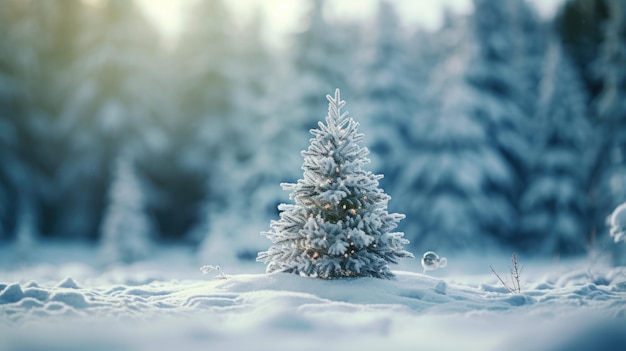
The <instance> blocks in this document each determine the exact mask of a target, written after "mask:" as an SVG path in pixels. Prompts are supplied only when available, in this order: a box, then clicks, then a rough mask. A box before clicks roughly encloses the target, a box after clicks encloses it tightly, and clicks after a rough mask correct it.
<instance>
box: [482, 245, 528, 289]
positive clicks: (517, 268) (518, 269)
mask: <svg viewBox="0 0 626 351" xmlns="http://www.w3.org/2000/svg"><path fill="white" fill-rule="evenodd" d="M511 262H512V263H513V267H512V268H511V267H509V269H510V270H511V285H510V286H509V284H507V283H506V282H505V281H504V279H502V277H500V275H499V274H498V273H497V272H496V270H495V269H493V267H492V266H491V265H489V268H491V271H492V272H493V274H495V275H496V277H498V280H499V281H500V283H501V284H502V286H504V288H505V289H506V290H508V291H509V292H510V293H511V294H519V293H521V292H522V285H521V283H520V277H521V275H522V269H524V267H523V266H522V265H521V264H520V263H519V257H518V256H517V254H515V253H513V255H512V256H511Z"/></svg>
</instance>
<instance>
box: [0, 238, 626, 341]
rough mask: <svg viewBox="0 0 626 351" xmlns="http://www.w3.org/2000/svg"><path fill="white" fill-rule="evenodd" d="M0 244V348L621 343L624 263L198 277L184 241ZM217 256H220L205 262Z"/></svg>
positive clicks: (241, 270) (250, 266) (477, 259)
mask: <svg viewBox="0 0 626 351" xmlns="http://www.w3.org/2000/svg"><path fill="white" fill-rule="evenodd" d="M11 256H12V253H11V249H10V248H2V249H0V350H20V351H22V350H319V349H324V350H346V349H348V350H349V349H360V350H438V351H441V350H513V351H514V350H563V351H565V350H625V349H626V267H608V266H604V265H602V264H598V263H595V264H590V263H588V260H586V259H578V260H573V261H560V262H553V261H540V260H533V261H529V260H527V261H524V258H523V257H522V258H521V259H520V261H521V263H522V264H523V265H524V269H523V271H522V282H521V284H522V292H521V293H520V294H511V293H509V292H508V291H507V290H506V289H505V288H504V287H503V286H502V285H501V284H500V283H499V282H498V280H497V278H496V277H495V275H494V274H493V273H492V272H491V270H490V268H489V265H492V266H493V267H494V269H495V270H496V271H498V272H499V273H500V274H501V276H502V277H503V278H508V268H507V267H508V266H510V261H509V258H510V257H506V256H505V255H501V256H497V255H495V256H474V257H471V256H467V257H448V260H449V262H448V267H446V268H445V269H442V270H438V271H435V272H430V273H429V274H428V275H424V274H422V273H421V271H422V269H421V267H420V265H419V262H418V261H417V260H405V262H403V263H402V264H401V265H399V266H397V267H393V268H397V269H398V270H396V271H394V272H395V273H396V279H394V280H382V279H375V278H356V279H340V280H330V281H329V280H321V279H314V278H305V277H300V276H296V275H291V274H265V273H263V270H264V266H263V265H262V264H258V263H252V262H250V263H247V264H240V265H237V266H232V265H230V266H228V267H227V266H222V270H223V271H224V273H225V274H226V275H227V278H226V279H219V278H218V277H217V274H216V273H214V272H213V273H209V274H208V275H202V273H201V272H200V270H199V268H200V265H201V263H199V262H196V260H195V259H194V255H193V254H192V253H191V252H187V251H185V249H180V248H179V249H175V250H174V249H173V250H164V249H159V250H157V252H155V255H154V258H153V259H152V260H148V261H145V262H142V263H136V264H133V265H129V266H109V267H98V266H97V265H95V264H94V262H96V261H97V260H95V259H94V258H95V257H97V255H96V254H95V253H94V252H93V250H91V249H89V248H72V249H71V250H68V249H67V247H63V246H59V245H56V246H55V245H52V246H48V247H46V248H42V249H38V250H36V249H35V250H33V251H32V252H31V253H30V259H29V260H27V261H21V262H20V261H17V260H15V259H11V258H10V257H11ZM202 263H206V264H218V263H219V262H202Z"/></svg>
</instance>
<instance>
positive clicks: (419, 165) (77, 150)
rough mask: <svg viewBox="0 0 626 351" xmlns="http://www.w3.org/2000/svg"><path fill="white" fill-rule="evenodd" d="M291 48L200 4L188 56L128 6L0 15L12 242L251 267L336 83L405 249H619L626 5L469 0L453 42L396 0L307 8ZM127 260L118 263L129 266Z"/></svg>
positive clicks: (2, 176) (53, 7) (42, 5)
mask: <svg viewBox="0 0 626 351" xmlns="http://www.w3.org/2000/svg"><path fill="white" fill-rule="evenodd" d="M307 6H308V8H309V10H308V12H307V13H306V15H305V16H304V18H302V19H301V24H302V26H301V27H302V28H301V30H299V31H297V32H296V33H293V34H290V35H289V36H288V37H287V38H286V39H285V40H286V42H285V43H283V44H284V45H282V46H281V47H280V48H277V47H276V46H275V45H271V44H269V43H268V42H267V40H266V36H265V35H264V30H265V28H266V24H265V22H264V21H265V20H264V18H263V16H262V15H261V13H260V12H259V13H258V14H257V15H256V16H253V17H252V18H251V19H250V21H247V22H246V23H244V24H243V25H242V24H241V23H239V22H237V21H236V18H235V14H234V13H233V12H232V11H230V9H229V7H228V6H227V5H226V1H219V0H212V1H209V0H207V1H197V2H196V3H195V4H194V6H192V7H190V8H189V11H188V13H187V14H186V16H187V17H186V18H185V20H184V21H183V22H184V28H183V30H182V32H181V33H180V36H179V37H178V38H177V40H176V41H175V42H174V43H173V44H170V45H164V44H163V40H162V38H161V33H160V32H159V31H158V30H157V29H156V27H155V25H154V24H153V23H152V22H150V21H148V19H147V18H146V17H145V15H144V13H143V12H142V11H141V9H140V7H138V6H137V5H136V4H135V3H134V2H132V1H126V0H108V1H107V0H101V1H78V0H55V1H34V0H32V1H28V0H0V244H3V245H5V244H9V243H16V244H17V245H18V246H21V247H24V248H25V247H28V245H31V244H32V243H34V242H46V240H55V241H57V240H69V241H81V242H88V243H94V244H98V245H101V246H102V247H104V248H109V249H110V250H112V251H111V252H115V253H116V255H118V259H119V260H122V261H132V260H136V259H138V258H141V257H142V256H145V255H147V254H148V251H147V250H148V247H149V246H150V245H153V244H159V245H160V244H168V245H169V244H176V245H179V244H182V245H188V246H190V247H193V248H194V249H196V250H197V252H198V253H199V255H200V256H202V257H208V256H211V255H231V256H233V258H236V259H243V260H247V259H249V260H254V259H255V258H256V254H257V252H259V251H260V250H264V249H266V248H267V246H268V245H269V241H267V239H265V238H264V237H262V236H261V235H260V232H261V231H264V230H266V229H267V228H268V227H269V221H270V220H272V219H276V218H277V217H278V210H277V205H278V204H279V203H281V202H288V201H289V198H288V193H287V192H285V191H283V190H282V189H281V188H280V185H279V184H280V183H281V182H294V181H296V180H297V179H298V178H300V177H301V176H302V170H301V168H300V167H301V165H302V156H301V155H300V151H301V150H304V149H306V147H307V145H308V140H309V138H310V137H311V135H310V134H309V132H308V131H309V129H311V128H314V127H316V125H317V121H319V120H323V118H324V116H325V114H326V109H327V101H326V99H325V95H326V94H329V93H332V92H333V91H334V89H335V88H340V89H341V91H342V97H343V98H344V99H345V100H346V101H347V106H346V109H347V110H348V111H350V113H351V115H352V116H353V117H354V119H355V120H356V121H358V122H359V123H360V124H361V126H360V131H361V132H363V133H364V134H365V139H364V143H363V144H364V146H367V147H368V148H369V149H370V151H371V154H370V158H371V159H372V163H371V164H370V165H369V169H370V170H372V171H373V172H375V173H381V174H384V175H385V178H384V179H383V180H381V187H382V188H383V189H384V190H385V192H386V193H388V194H390V195H391V197H392V199H391V201H390V202H389V209H390V212H400V213H404V214H406V216H407V217H406V219H405V220H403V221H401V222H400V227H399V229H400V230H401V231H404V232H405V237H406V238H408V239H409V240H411V244H410V246H409V249H410V250H413V251H414V252H422V251H426V250H429V249H435V250H446V251H448V252H464V251H472V252H477V251H481V250H488V249H489V248H497V249H498V250H507V251H516V252H519V253H522V254H526V255H535V256H544V257H552V256H567V255H583V254H589V253H593V252H595V251H596V250H601V251H613V253H614V258H615V259H620V258H619V256H620V255H619V254H618V252H620V251H621V252H622V255H621V257H622V258H621V259H622V260H623V257H624V256H625V255H624V254H623V253H624V252H626V250H625V248H624V245H626V244H625V243H620V245H614V244H613V243H612V242H611V240H610V238H609V237H608V227H607V225H606V218H607V216H609V214H610V213H611V211H612V210H613V208H615V207H616V206H617V205H619V204H620V203H622V202H624V201H626V154H625V152H626V3H625V2H624V1H620V0H569V1H564V3H563V5H562V6H561V8H560V9H559V10H558V11H557V14H556V16H555V17H554V18H549V19H545V18H541V17H540V16H538V15H537V13H536V11H535V9H534V8H533V7H532V6H531V5H529V4H528V3H526V2H525V1H523V0H507V1H489V0H475V1H474V2H473V8H474V10H473V11H472V12H471V13H469V14H466V15H460V14H456V13H454V12H451V11H448V12H446V13H445V14H444V16H445V17H444V23H443V25H442V26H441V28H438V29H437V30H425V29H420V28H419V27H415V28H406V27H405V26H403V25H402V24H401V22H400V21H399V19H398V15H397V12H396V9H395V8H394V2H393V1H387V2H381V3H380V5H379V6H378V8H377V12H376V14H375V15H374V16H373V17H371V18H369V17H368V18H366V19H363V20H361V21H349V22H343V21H333V20H332V19H330V18H328V16H325V13H326V12H325V11H324V6H325V3H324V1H321V0H316V1H308V2H307ZM120 248H123V249H120Z"/></svg>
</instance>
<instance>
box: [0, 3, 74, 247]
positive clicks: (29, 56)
mask: <svg viewBox="0 0 626 351" xmlns="http://www.w3.org/2000/svg"><path fill="white" fill-rule="evenodd" d="M81 9H82V6H81V4H76V2H75V1H69V0H60V1H54V2H52V1H41V2H40V1H37V2H24V1H11V0H6V1H3V3H2V12H3V13H4V16H6V15H7V14H8V17H6V18H3V19H2V23H3V25H7V26H9V25H10V26H11V28H10V30H9V31H8V32H6V33H3V36H4V38H3V43H2V45H7V48H8V49H9V51H7V52H6V56H5V58H6V59H8V60H9V61H12V67H10V68H9V70H10V71H11V73H12V77H11V79H13V84H14V85H13V87H12V88H11V94H12V98H11V99H10V104H11V105H12V107H11V111H12V112H11V113H12V118H11V119H12V122H11V127H10V128H7V129H6V133H7V134H6V135H5V139H4V141H8V140H9V139H7V138H11V139H12V141H11V145H10V146H8V147H7V151H9V150H12V152H13V153H14V154H13V156H12V157H11V156H8V155H7V158H6V159H4V157H3V159H4V160H3V161H4V162H12V163H13V164H12V165H11V168H7V169H6V170H7V171H8V172H9V173H11V174H12V176H11V177H12V178H13V179H17V180H18V182H17V183H15V182H14V184H13V186H14V189H13V195H14V196H16V197H17V198H19V199H20V200H19V201H15V204H17V203H19V202H22V201H26V202H29V203H30V206H28V208H29V209H30V211H31V212H30V214H29V215H28V217H29V218H33V223H34V224H33V226H34V227H35V228H34V229H33V230H35V231H37V232H41V233H43V234H46V235H51V234H54V233H56V225H57V223H58V219H59V218H60V211H61V209H60V208H59V206H58V203H59V202H61V200H62V193H61V191H60V190H59V186H58V178H59V170H60V169H61V168H62V167H61V165H65V164H67V159H66V157H67V152H66V150H67V140H68V138H67V136H66V135H63V133H62V130H61V128H60V127H59V112H60V110H61V109H62V106H63V104H64V102H65V94H66V89H65V87H66V85H65V80H66V77H65V71H66V68H67V67H68V64H69V62H71V61H72V59H73V57H74V55H75V54H76V47H75V44H76V35H74V33H75V32H76V26H77V21H78V20H79V17H80V12H81ZM5 39H6V41H5ZM7 62H8V61H7ZM6 67H8V66H6ZM7 121H8V120H7ZM34 146H36V147H34ZM3 151H4V150H3ZM0 162H1V161H0ZM14 200H15V199H14ZM12 207H13V209H12V211H14V213H13V215H14V218H16V219H15V221H16V223H15V225H17V221H18V220H17V218H19V217H20V216H21V215H20V214H19V213H17V212H19V209H20V208H22V207H21V206H19V205H14V206H12ZM35 223H36V224H35ZM16 229H17V228H16Z"/></svg>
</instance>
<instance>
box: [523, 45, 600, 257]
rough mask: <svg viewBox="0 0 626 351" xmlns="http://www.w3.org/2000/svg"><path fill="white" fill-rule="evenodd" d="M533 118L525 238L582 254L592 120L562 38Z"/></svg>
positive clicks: (547, 249) (535, 246)
mask: <svg viewBox="0 0 626 351" xmlns="http://www.w3.org/2000/svg"><path fill="white" fill-rule="evenodd" d="M542 76H543V80H542V84H541V89H540V91H539V95H540V99H539V103H538V109H537V116H536V120H535V123H533V128H532V133H531V134H532V135H534V138H533V139H532V148H531V149H530V150H532V151H531V154H532V158H533V163H532V167H530V173H529V174H528V179H529V182H528V184H527V185H526V189H525V190H524V193H523V195H522V197H521V199H520V210H521V214H520V216H521V230H522V233H523V238H522V242H525V247H526V249H527V250H529V251H530V250H532V251H535V252H541V253H545V254H556V255H564V254H580V253H583V252H585V251H586V249H587V245H588V238H587V236H588V230H589V225H588V224H589V223H588V215H587V213H588V210H589V208H588V201H587V200H588V197H587V193H586V191H585V189H587V187H588V181H589V164H588V162H586V156H587V149H588V143H589V137H590V136H591V134H590V124H589V120H588V119H587V105H586V104H585V102H586V100H587V99H586V97H585V93H584V87H583V85H582V82H581V81H580V79H579V78H578V75H577V71H576V69H575V68H574V66H573V65H572V64H571V62H570V61H569V59H568V57H566V56H565V55H564V54H563V52H562V50H561V46H560V43H558V42H557V41H556V40H553V41H552V42H551V45H550V48H549V51H548V53H547V56H546V61H545V64H544V69H543V74H542Z"/></svg>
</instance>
